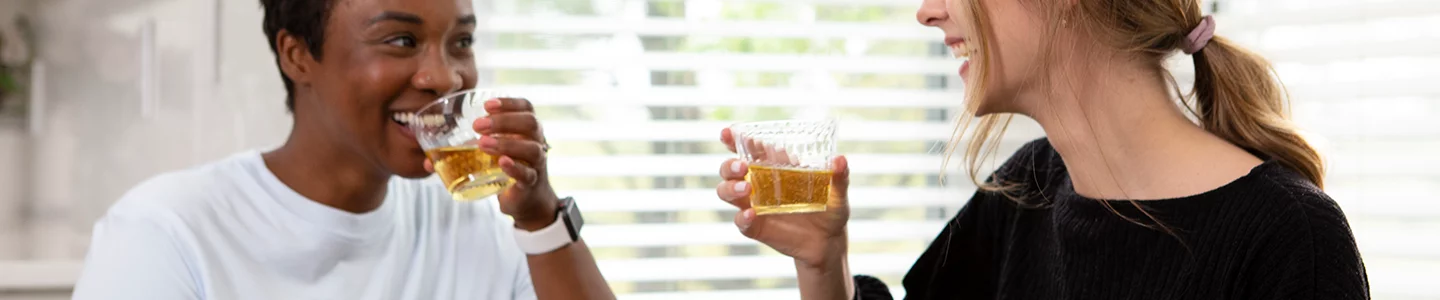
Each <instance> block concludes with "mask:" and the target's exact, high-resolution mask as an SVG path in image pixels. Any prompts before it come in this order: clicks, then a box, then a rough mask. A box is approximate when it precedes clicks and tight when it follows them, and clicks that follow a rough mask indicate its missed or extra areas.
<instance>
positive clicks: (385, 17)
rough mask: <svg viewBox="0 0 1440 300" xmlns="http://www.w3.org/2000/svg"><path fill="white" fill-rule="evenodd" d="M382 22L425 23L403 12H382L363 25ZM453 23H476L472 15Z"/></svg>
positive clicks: (415, 16) (417, 17) (462, 17)
mask: <svg viewBox="0 0 1440 300" xmlns="http://www.w3.org/2000/svg"><path fill="white" fill-rule="evenodd" d="M384 21H397V22H405V23H410V24H415V25H423V24H425V21H424V20H423V19H420V16H417V15H415V14H410V13H403V12H395V11H387V12H382V13H380V15H377V16H375V17H373V18H370V21H367V22H366V23H365V24H368V25H374V24H375V23H380V22H384ZM455 23H456V24H460V25H475V23H476V19H475V15H474V14H470V15H464V16H460V18H458V19H456V20H455Z"/></svg>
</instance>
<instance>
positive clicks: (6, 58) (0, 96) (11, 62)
mask: <svg viewBox="0 0 1440 300" xmlns="http://www.w3.org/2000/svg"><path fill="white" fill-rule="evenodd" d="M29 32H30V31H29V23H28V22H26V20H25V19H24V18H23V17H17V18H15V22H14V23H12V24H0V113H10V112H7V111H5V110H6V108H9V107H11V106H12V105H11V104H10V103H9V102H10V101H17V99H13V98H15V97H16V96H17V95H19V94H20V93H21V91H22V90H23V89H24V88H25V84H24V81H23V80H22V78H23V73H24V72H25V71H26V68H27V67H28V66H29V65H30V60H31V58H32V54H33V53H34V51H31V50H32V49H31V48H30V46H29V43H27V42H28V41H29V40H30V35H29V34H28V33H29Z"/></svg>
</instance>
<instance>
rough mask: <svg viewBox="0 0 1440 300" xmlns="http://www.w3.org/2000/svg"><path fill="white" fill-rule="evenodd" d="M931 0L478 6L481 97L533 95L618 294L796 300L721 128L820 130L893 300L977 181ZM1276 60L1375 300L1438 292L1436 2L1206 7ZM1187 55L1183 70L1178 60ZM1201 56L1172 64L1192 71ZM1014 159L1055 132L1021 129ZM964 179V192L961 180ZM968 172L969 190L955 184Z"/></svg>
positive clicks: (857, 245)
mask: <svg viewBox="0 0 1440 300" xmlns="http://www.w3.org/2000/svg"><path fill="white" fill-rule="evenodd" d="M919 4H920V1H918V0H803V1H802V0H783V1H782V0H750V1H745V0H494V1H477V2H476V8H477V10H480V11H482V12H483V13H482V17H481V22H482V23H481V26H480V28H481V30H482V31H484V33H483V34H482V39H481V40H482V42H481V43H480V44H479V47H480V49H477V60H478V63H479V66H480V69H481V70H482V72H481V73H482V76H481V77H482V83H481V84H482V85H490V86H496V87H500V88H505V89H507V90H511V91H514V92H516V93H517V94H520V95H525V96H526V97H528V98H531V99H532V100H533V101H534V103H535V104H536V105H537V110H538V114H539V115H540V117H541V118H542V119H544V122H545V126H546V133H547V134H548V135H549V139H550V141H551V142H552V144H553V146H554V147H555V148H554V150H552V157H553V158H552V159H551V162H552V163H551V172H552V177H553V178H554V181H555V185H556V186H557V189H559V190H560V191H561V192H562V193H565V194H569V195H574V196H575V197H576V198H577V199H579V201H581V202H580V205H581V206H582V207H584V210H585V211H586V216H587V221H590V223H588V224H590V225H587V228H586V239H587V241H588V242H589V243H590V245H591V247H592V249H593V250H594V251H595V254H596V257H597V258H598V259H599V260H600V264H601V268H602V270H603V271H604V273H605V274H606V277H607V279H609V280H610V282H611V284H612V286H613V287H614V289H615V290H616V292H617V293H620V297H621V298H622V299H734V298H741V297H743V298H747V299H795V298H797V297H798V293H797V292H796V291H795V285H796V282H795V281H794V271H793V264H792V263H791V261H790V260H789V259H788V258H785V257H783V256H780V255H778V254H776V253H775V252H773V251H772V250H770V249H768V248H767V247H765V246H762V245H758V244H757V243H755V242H753V241H750V240H748V239H746V238H744V237H743V236H741V235H740V234H739V233H738V232H737V231H736V230H735V229H734V226H733V225H732V224H731V219H732V214H733V213H734V211H735V210H734V209H733V208H731V207H729V206H728V205H727V204H725V203H722V202H720V201H719V200H718V199H716V198H715V192H714V186H715V184H717V183H719V181H720V179H719V178H718V176H717V175H716V170H717V169H718V167H719V164H720V163H721V162H722V161H723V160H724V159H726V158H728V157H732V154H729V153H728V152H727V151H726V150H725V149H724V147H723V145H721V144H720V143H719V142H718V134H719V131H720V129H721V128H724V127H725V126H727V125H728V124H731V123H735V122H742V121H752V120H769V119H784V118H792V117H807V116H817V115H829V116H835V117H838V118H839V119H840V120H841V127H840V140H841V141H842V142H841V143H840V150H841V152H844V153H846V154H848V155H849V156H850V158H851V162H852V168H853V179H852V180H853V182H854V183H853V186H852V187H851V189H852V200H851V201H852V203H853V206H854V213H853V217H852V223H851V232H850V234H851V242H852V244H853V245H852V247H851V252H852V253H851V263H852V265H851V267H852V270H853V271H854V272H855V273H864V274H872V275H877V276H878V277H880V278H882V279H883V280H885V281H886V282H888V283H890V284H891V285H892V288H895V289H896V290H895V291H894V292H895V294H896V295H897V296H902V295H903V291H901V290H899V289H898V288H899V282H900V278H901V276H903V274H904V272H905V271H906V270H907V269H908V268H909V267H910V265H911V264H912V263H913V262H914V259H915V258H916V257H918V254H919V253H920V252H921V251H922V250H923V249H924V247H925V246H926V245H927V244H928V243H929V241H930V239H932V238H933V237H934V235H935V234H937V233H938V232H939V230H940V229H941V228H942V226H943V224H944V222H945V221H946V220H948V219H949V218H950V217H951V216H952V215H953V214H954V213H955V211H956V210H957V209H958V208H959V207H960V206H961V205H963V204H964V203H965V201H966V199H968V197H969V196H970V194H971V192H972V191H973V189H974V187H973V186H972V185H970V184H969V183H968V180H965V179H964V178H963V177H953V178H952V179H953V180H948V181H947V183H946V184H944V185H942V184H941V183H940V177H941V173H942V171H944V170H943V169H942V167H941V159H940V156H939V155H938V153H939V149H940V147H941V146H942V145H943V143H944V142H945V141H946V140H948V139H949V138H950V133H951V130H952V129H953V127H952V126H953V124H952V123H951V120H952V118H953V117H954V116H955V115H954V114H955V113H957V110H955V109H954V108H956V107H959V106H960V105H961V98H962V94H963V88H964V87H963V84H962V82H961V80H960V78H959V77H958V76H956V75H955V70H956V68H957V67H958V66H959V62H958V61H955V60H953V59H951V58H949V57H950V54H949V52H948V49H947V48H946V47H945V46H944V45H942V44H941V43H940V39H941V34H940V32H939V31H938V30H934V29H930V28H924V27H921V26H919V25H917V24H915V21H914V12H915V9H916V7H917V6H918V5H919ZM1206 7H1207V10H1213V11H1214V12H1215V13H1216V14H1217V18H1218V19H1219V21H1220V22H1219V24H1220V26H1219V28H1220V30H1221V34H1222V35H1224V36H1227V37H1230V38H1232V39H1236V40H1237V41H1239V42H1241V43H1243V44H1246V45H1249V46H1251V47H1252V48H1253V49H1256V50H1257V51H1260V52H1261V53H1263V54H1265V55H1266V56H1267V57H1270V58H1271V59H1272V60H1273V61H1274V62H1275V63H1276V68H1277V70H1278V72H1279V74H1280V75H1281V76H1282V78H1283V79H1284V80H1285V82H1286V83H1287V84H1288V87H1289V92H1290V94H1291V95H1292V98H1293V99H1294V100H1293V103H1292V109H1293V111H1294V114H1295V118H1296V119H1297V121H1298V122H1299V123H1300V125H1301V127H1302V128H1303V129H1305V130H1306V134H1307V136H1309V137H1310V138H1311V139H1312V142H1313V143H1315V144H1316V145H1318V146H1319V147H1320V148H1321V149H1322V151H1324V152H1325V155H1326V158H1327V159H1328V163H1329V166H1330V167H1331V168H1330V170H1331V171H1330V173H1329V177H1328V182H1329V185H1328V188H1327V191H1328V192H1329V193H1331V195H1332V196H1333V197H1335V198H1336V199H1337V201H1339V202H1340V203H1341V205H1342V206H1343V207H1344V209H1345V210H1346V212H1347V213H1348V215H1349V217H1350V218H1351V220H1352V226H1353V229H1354V231H1355V235H1356V236H1357V240H1358V241H1359V243H1360V247H1361V250H1362V253H1363V255H1364V257H1365V259H1366V263H1367V266H1368V267H1369V271H1370V279H1371V283H1372V286H1373V288H1374V294H1375V297H1376V298H1377V299H1411V298H1413V299H1423V298H1436V297H1440V290H1437V289H1435V288H1433V286H1429V285H1426V283H1433V282H1440V274H1436V272H1434V270H1440V236H1437V235H1440V202H1437V201H1433V200H1434V199H1440V171H1437V170H1440V159H1437V158H1434V157H1433V155H1431V154H1432V153H1436V150H1440V120H1436V119H1434V118H1429V117H1428V116H1434V115H1440V88H1437V87H1436V86H1437V85H1435V84H1433V83H1430V82H1428V81H1429V79H1433V78H1440V76H1437V75H1440V74H1436V73H1437V72H1440V71H1436V70H1440V50H1437V49H1440V47H1437V45H1440V30H1437V28H1440V6H1437V5H1435V4H1434V3H1433V1H1432V0H1391V1H1378V0H1376V1H1359V0H1347V1H1341V0H1330V1H1320V0H1305V1H1300V0H1294V1H1276V0H1263V1H1261V0H1230V1H1221V2H1219V3H1211V2H1207V5H1206ZM1184 58H1188V57H1184ZM1187 61H1188V59H1177V60H1176V61H1175V65H1174V66H1173V69H1174V70H1175V73H1177V77H1178V78H1180V79H1181V81H1182V82H1184V81H1188V80H1189V78H1192V77H1193V76H1192V75H1190V74H1191V73H1193V71H1191V70H1193V69H1192V67H1190V66H1189V65H1188V63H1187ZM1017 123H1018V124H1016V125H1015V126H1012V128H1011V130H1010V131H1009V132H1008V133H1007V135H1006V136H1007V139H1006V140H1005V142H1004V143H1003V145H1002V147H1001V148H1002V149H1004V150H1003V151H1004V153H1002V155H1000V156H999V158H1000V159H1003V158H1004V157H1006V156H1007V155H1008V152H1009V151H1013V150H1014V149H1016V148H1018V146H1019V145H1020V144H1022V143H1024V142H1026V141H1028V140H1030V139H1033V138H1035V137H1039V136H1040V135H1041V134H1042V133H1041V132H1040V130H1039V129H1038V126H1035V125H1034V124H1033V123H1031V122H1029V121H1017ZM951 176H960V175H959V174H951ZM955 178H958V179H955Z"/></svg>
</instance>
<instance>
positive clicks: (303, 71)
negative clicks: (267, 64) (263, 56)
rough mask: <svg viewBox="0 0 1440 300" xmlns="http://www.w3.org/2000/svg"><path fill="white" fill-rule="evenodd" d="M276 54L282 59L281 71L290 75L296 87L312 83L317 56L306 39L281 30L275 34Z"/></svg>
mask: <svg viewBox="0 0 1440 300" xmlns="http://www.w3.org/2000/svg"><path fill="white" fill-rule="evenodd" d="M275 55H276V56H277V57H278V58H279V59H280V72H283V73H285V76H286V77H290V81H292V82H294V83H295V86H296V87H299V86H304V85H309V84H310V80H311V78H313V76H312V73H311V72H312V71H313V70H314V69H315V56H314V55H312V54H311V53H310V46H308V45H306V44H305V41H304V40H302V39H300V38H299V37H296V36H295V35H292V34H290V31H286V30H280V32H279V33H277V34H275Z"/></svg>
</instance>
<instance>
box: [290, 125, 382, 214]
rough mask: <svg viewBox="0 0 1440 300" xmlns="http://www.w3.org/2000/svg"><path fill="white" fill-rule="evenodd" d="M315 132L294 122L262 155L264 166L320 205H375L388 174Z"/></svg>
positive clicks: (359, 209) (355, 208) (362, 208)
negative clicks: (285, 136) (276, 146)
mask: <svg viewBox="0 0 1440 300" xmlns="http://www.w3.org/2000/svg"><path fill="white" fill-rule="evenodd" d="M297 123H298V122H297ZM316 133H318V132H314V131H313V130H304V129H302V128H301V126H300V125H299V124H296V125H295V127H294V128H293V129H292V130H291V131H290V137H289V139H287V140H286V141H285V145H284V146H281V147H280V148H279V149H276V150H274V151H271V152H267V153H265V154H264V155H263V157H264V160H265V166H266V167H267V168H269V169H270V171H271V172H274V173H275V177H278V178H280V182H283V183H285V185H286V186H289V187H290V189H293V190H295V192H297V193H299V194H300V195H301V196H305V198H308V199H310V200H312V201H315V202H319V203H320V204H324V205H326V206H330V207H334V208H336V209H340V210H344V211H348V212H351V213H365V212H370V211H373V210H375V209H377V208H379V207H380V205H381V204H383V203H384V201H385V188H386V185H387V183H389V181H390V176H391V174H387V173H385V172H384V171H383V170H382V169H381V168H378V167H376V166H374V165H372V164H369V163H366V162H367V161H368V160H367V159H366V158H364V157H363V156H361V155H359V154H358V153H355V152H353V151H349V150H348V149H345V148H344V147H343V146H340V144H339V143H338V142H337V141H333V140H330V139H329V138H327V137H329V136H331V135H327V134H316Z"/></svg>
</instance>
